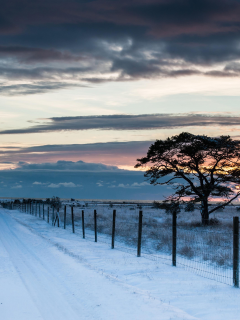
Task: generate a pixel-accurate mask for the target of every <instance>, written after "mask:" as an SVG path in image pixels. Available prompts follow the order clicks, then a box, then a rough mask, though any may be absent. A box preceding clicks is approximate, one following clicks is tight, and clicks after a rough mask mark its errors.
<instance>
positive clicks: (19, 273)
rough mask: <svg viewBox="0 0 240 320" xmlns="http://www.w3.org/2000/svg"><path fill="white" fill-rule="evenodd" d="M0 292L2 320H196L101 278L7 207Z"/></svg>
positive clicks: (0, 220) (0, 238) (1, 218)
mask: <svg viewBox="0 0 240 320" xmlns="http://www.w3.org/2000/svg"><path fill="white" fill-rule="evenodd" d="M42 223H44V222H42ZM0 288H1V289H0V319H3V320H28V319H29V320H35V319H44V320H47V319H49V320H54V319H56V320H66V319H71V320H75V319H162V320H164V319H195V318H194V317H191V316H189V315H188V314H187V313H185V312H184V311H181V310H179V309H178V308H175V307H172V306H169V305H168V304H165V303H162V302H161V301H159V300H157V299H151V298H149V297H148V296H147V295H145V294H141V293H137V292H135V291H133V289H132V288H127V287H124V286H122V285H121V284H119V283H118V282H117V281H114V279H113V278H108V277H106V275H104V274H103V275H101V274H99V272H96V271H95V270H93V269H92V268H91V267H90V266H87V265H86V263H85V262H84V261H82V262H81V259H77V257H74V255H71V254H69V252H68V250H67V249H64V247H62V246H60V245H58V246H57V245H56V243H53V241H52V239H48V238H47V237H44V236H40V235H37V234H36V233H34V232H33V230H29V228H27V226H24V225H23V224H20V223H18V222H17V221H16V220H15V219H13V218H12V217H11V215H10V214H9V212H8V211H7V210H3V209H2V210H1V211H0Z"/></svg>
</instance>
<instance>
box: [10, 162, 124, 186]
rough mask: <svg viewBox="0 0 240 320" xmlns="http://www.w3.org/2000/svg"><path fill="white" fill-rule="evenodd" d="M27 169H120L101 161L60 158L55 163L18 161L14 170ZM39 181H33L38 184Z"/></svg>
mask: <svg viewBox="0 0 240 320" xmlns="http://www.w3.org/2000/svg"><path fill="white" fill-rule="evenodd" d="M19 170H21V171H22V170H28V171H91V172H93V171H96V172H101V171H102V172H104V171H121V170H120V169H118V168H117V167H115V166H107V165H104V164H102V163H86V162H84V161H81V160H80V161H77V162H73V161H64V160H60V161H57V162H55V163H27V162H19V163H18V168H16V169H15V171H19ZM38 183H39V182H34V184H38Z"/></svg>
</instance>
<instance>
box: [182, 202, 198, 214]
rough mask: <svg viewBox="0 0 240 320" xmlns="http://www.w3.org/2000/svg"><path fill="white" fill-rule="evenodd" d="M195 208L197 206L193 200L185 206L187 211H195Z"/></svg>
mask: <svg viewBox="0 0 240 320" xmlns="http://www.w3.org/2000/svg"><path fill="white" fill-rule="evenodd" d="M194 210H195V206H194V203H193V202H188V203H187V204H186V206H185V208H184V211H185V212H193V211H194Z"/></svg>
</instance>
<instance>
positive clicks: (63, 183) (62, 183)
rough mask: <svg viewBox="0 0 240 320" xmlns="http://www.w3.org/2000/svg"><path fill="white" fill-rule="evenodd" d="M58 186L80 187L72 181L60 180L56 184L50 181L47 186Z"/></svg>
mask: <svg viewBox="0 0 240 320" xmlns="http://www.w3.org/2000/svg"><path fill="white" fill-rule="evenodd" d="M60 187H65V188H76V187H80V185H76V184H75V183H73V182H60V183H58V184H56V183H51V184H49V185H48V188H60Z"/></svg>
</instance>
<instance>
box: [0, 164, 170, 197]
mask: <svg viewBox="0 0 240 320" xmlns="http://www.w3.org/2000/svg"><path fill="white" fill-rule="evenodd" d="M16 181H21V182H19V183H16ZM0 182H3V183H0V192H1V197H24V198H34V197H36V198H41V197H44V198H51V197H52V196H59V197H61V198H75V199H106V198H107V199H116V200H117V199H122V200H128V199H129V200H161V199H164V196H168V195H169V194H170V193H171V190H169V189H166V188H165V187H162V186H155V187H154V186H151V185H149V184H147V183H145V178H144V176H143V173H142V172H133V171H124V170H118V171H108V172H101V171H100V172H96V171H93V172H89V171H87V172H84V171H50V170H45V171H44V170H18V171H17V170H1V171H0ZM106 195H107V196H106Z"/></svg>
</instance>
